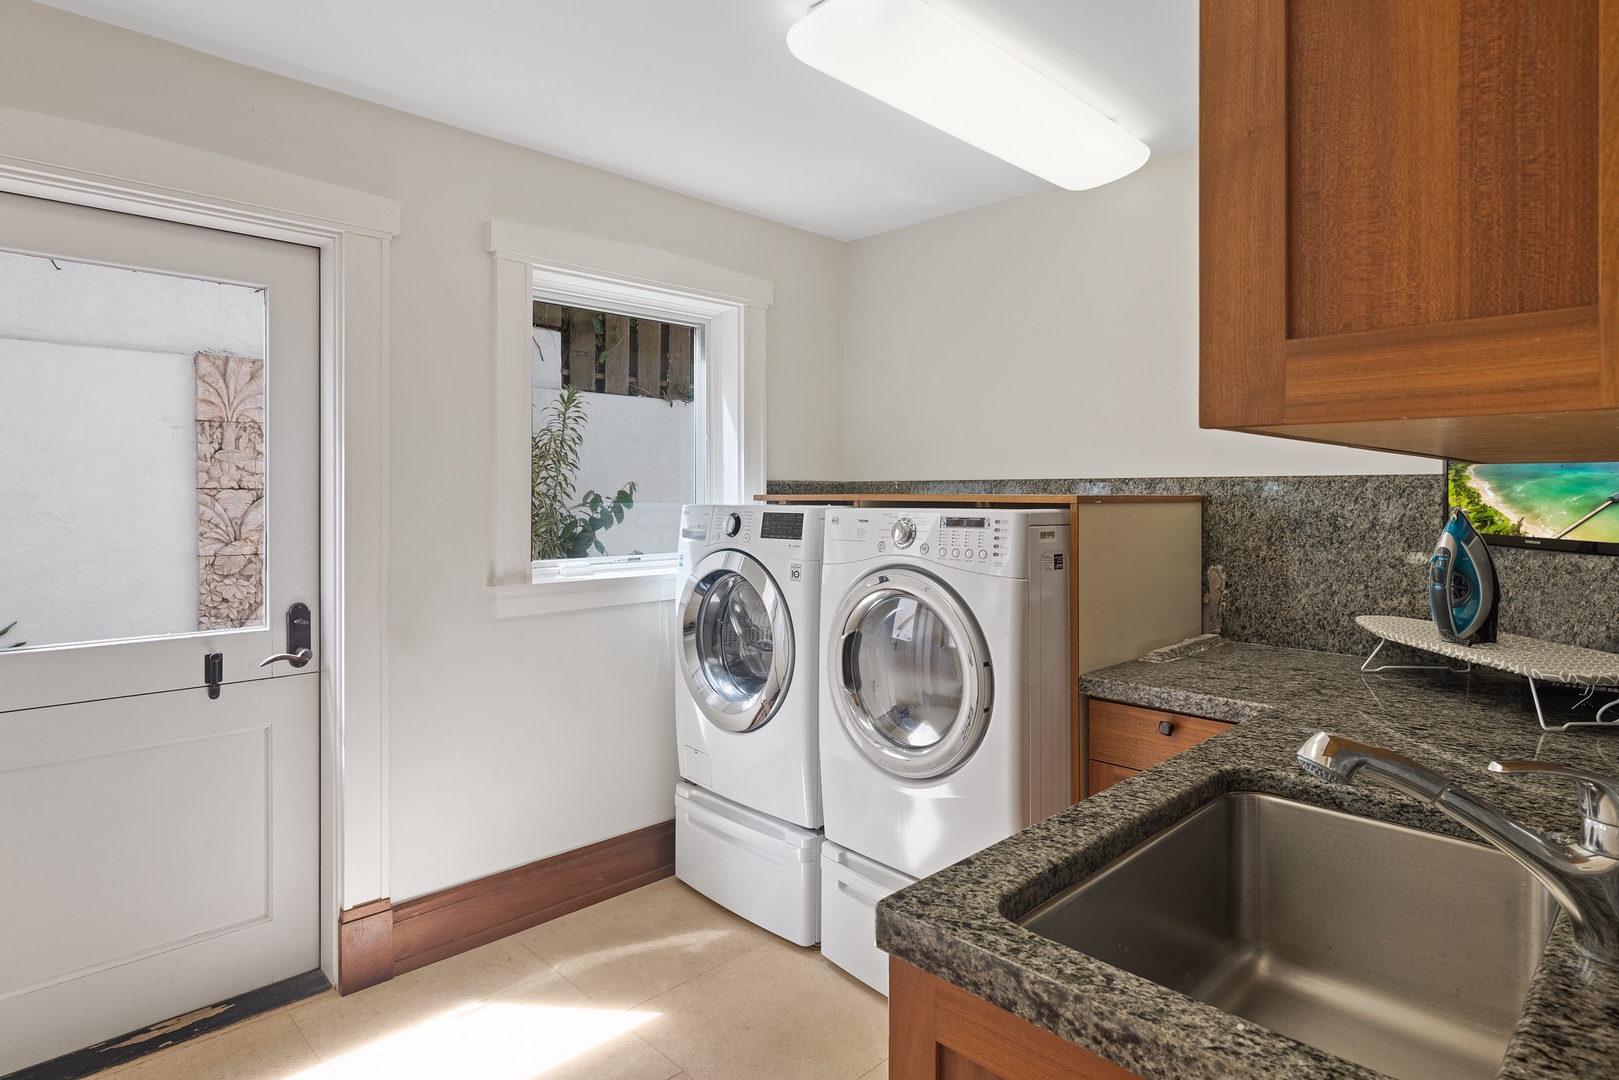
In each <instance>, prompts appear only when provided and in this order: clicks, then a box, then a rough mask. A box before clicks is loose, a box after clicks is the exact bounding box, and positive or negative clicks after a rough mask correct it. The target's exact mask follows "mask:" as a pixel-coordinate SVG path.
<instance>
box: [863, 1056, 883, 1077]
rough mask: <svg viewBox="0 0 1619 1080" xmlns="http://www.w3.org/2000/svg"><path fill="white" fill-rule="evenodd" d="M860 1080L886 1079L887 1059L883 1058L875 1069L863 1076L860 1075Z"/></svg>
mask: <svg viewBox="0 0 1619 1080" xmlns="http://www.w3.org/2000/svg"><path fill="white" fill-rule="evenodd" d="M860 1080H888V1061H887V1059H884V1060H883V1063H882V1064H881V1065H879V1066H877V1067H876V1068H875V1069H873V1070H871V1071H870V1072H869V1073H867V1074H866V1075H865V1076H862V1077H861V1078H860Z"/></svg>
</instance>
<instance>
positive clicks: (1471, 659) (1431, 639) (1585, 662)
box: [1355, 615, 1619, 731]
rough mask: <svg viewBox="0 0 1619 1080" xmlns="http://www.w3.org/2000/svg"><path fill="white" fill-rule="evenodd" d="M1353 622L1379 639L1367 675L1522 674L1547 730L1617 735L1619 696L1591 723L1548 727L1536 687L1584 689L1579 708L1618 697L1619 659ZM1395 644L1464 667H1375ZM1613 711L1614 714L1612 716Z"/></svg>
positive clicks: (1401, 622) (1510, 637)
mask: <svg viewBox="0 0 1619 1080" xmlns="http://www.w3.org/2000/svg"><path fill="white" fill-rule="evenodd" d="M1355 622H1356V623H1357V624H1358V625H1359V626H1360V627H1361V628H1362V629H1363V630H1366V631H1367V632H1369V633H1370V634H1372V635H1373V636H1375V637H1376V638H1377V639H1378V640H1377V645H1376V646H1375V647H1374V648H1373V649H1372V651H1371V653H1370V654H1369V655H1368V656H1367V657H1366V660H1365V661H1364V662H1363V663H1362V664H1361V666H1360V669H1361V670H1362V671H1364V672H1367V673H1373V672H1378V671H1450V672H1454V673H1456V674H1462V673H1464V672H1468V671H1471V670H1472V669H1473V667H1474V666H1475V665H1476V666H1478V667H1487V668H1494V669H1496V670H1498V671H1507V672H1511V673H1512V674H1514V675H1522V676H1523V677H1524V678H1526V679H1528V680H1529V697H1530V699H1531V700H1532V701H1533V702H1534V705H1535V719H1536V720H1538V721H1539V722H1540V726H1541V728H1542V730H1545V731H1568V730H1570V729H1571V728H1613V729H1614V730H1616V731H1619V709H1616V708H1615V706H1619V696H1616V697H1614V699H1613V700H1612V701H1609V702H1607V703H1606V704H1604V705H1603V706H1602V707H1601V708H1600V709H1598V710H1597V712H1596V716H1595V717H1593V718H1592V719H1590V720H1570V721H1568V722H1566V723H1562V724H1555V723H1548V722H1547V720H1546V711H1545V709H1544V707H1543V706H1542V705H1541V701H1540V690H1539V687H1538V686H1537V683H1555V684H1558V685H1564V686H1578V687H1582V688H1584V690H1585V694H1584V696H1582V697H1581V698H1580V700H1579V701H1578V702H1576V705H1580V704H1584V703H1585V702H1586V701H1587V700H1589V699H1590V698H1591V697H1592V696H1593V695H1595V694H1597V693H1599V692H1601V691H1604V690H1606V691H1609V692H1612V693H1615V694H1619V656H1616V655H1614V654H1613V653H1605V652H1599V651H1597V650H1596V649H1586V648H1582V647H1580V646H1578V645H1559V644H1557V643H1555V642H1550V641H1540V640H1538V639H1536V638H1527V637H1521V636H1519V635H1517V634H1502V635H1500V640H1499V641H1496V642H1492V643H1490V644H1483V645H1458V644H1456V643H1455V642H1453V641H1446V640H1445V639H1444V638H1442V637H1440V636H1439V631H1438V629H1436V628H1435V627H1434V625H1433V623H1431V622H1428V621H1427V620H1425V619H1406V618H1401V617H1399V616H1395V615H1358V616H1356V617H1355ZM1389 642H1393V643H1395V644H1396V645H1405V646H1408V647H1410V648H1413V649H1420V650H1422V651H1423V652H1428V653H1434V654H1435V655H1438V656H1441V657H1444V658H1445V659H1447V660H1453V661H1458V662H1460V663H1461V664H1462V665H1464V666H1462V667H1453V666H1451V665H1450V664H1382V665H1380V666H1378V667H1372V666H1371V663H1372V660H1373V658H1374V657H1376V656H1377V654H1378V653H1379V652H1381V651H1382V649H1383V646H1384V645H1386V644H1388V643H1389ZM1610 710H1612V711H1611V712H1610Z"/></svg>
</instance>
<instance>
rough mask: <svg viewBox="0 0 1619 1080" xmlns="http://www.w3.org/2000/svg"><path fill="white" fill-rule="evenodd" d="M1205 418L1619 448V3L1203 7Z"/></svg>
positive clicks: (1371, 435) (1525, 444) (1588, 455)
mask: <svg viewBox="0 0 1619 1080" xmlns="http://www.w3.org/2000/svg"><path fill="white" fill-rule="evenodd" d="M1201 93H1202V99H1201V104H1200V107H1201V110H1202V117H1201V138H1200V154H1201V158H1200V168H1201V174H1202V175H1201V210H1200V229H1201V255H1200V277H1201V318H1202V334H1201V362H1202V375H1201V395H1202V401H1201V423H1202V425H1203V426H1204V427H1218V428H1235V429H1240V430H1245V431H1256V432H1263V433H1268V434H1273V435H1284V436H1290V437H1294V438H1300V439H1309V440H1315V441H1324V442H1333V443H1343V444H1347V445H1354V446H1365V447H1375V448H1381V449H1388V450H1398V451H1406V452H1412V453H1418V454H1427V455H1432V456H1436V457H1437V456H1449V457H1456V458H1461V459H1465V460H1472V461H1580V460H1613V459H1619V4H1616V3H1612V2H1608V0H1550V2H1548V0H1356V2H1354V3H1344V2H1343V0H1221V2H1220V3H1212V4H1211V3H1206V4H1204V5H1203V9H1202V72H1201Z"/></svg>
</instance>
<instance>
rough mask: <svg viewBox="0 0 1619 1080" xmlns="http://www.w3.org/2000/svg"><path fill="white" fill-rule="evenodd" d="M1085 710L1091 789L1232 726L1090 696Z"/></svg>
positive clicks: (1218, 721)
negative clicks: (1099, 699) (1100, 699)
mask: <svg viewBox="0 0 1619 1080" xmlns="http://www.w3.org/2000/svg"><path fill="white" fill-rule="evenodd" d="M1085 711H1086V719H1087V725H1088V729H1089V740H1088V741H1089V745H1090V761H1089V776H1088V779H1089V786H1088V788H1087V789H1086V790H1087V792H1088V793H1089V794H1091V795H1095V794H1096V793H1097V792H1098V791H1102V790H1104V789H1106V788H1109V787H1112V786H1113V785H1114V784H1117V783H1118V782H1119V781H1120V780H1123V779H1125V778H1126V777H1130V776H1134V775H1135V774H1136V773H1138V772H1140V771H1141V770H1142V769H1150V768H1152V767H1153V766H1154V765H1156V764H1158V763H1159V762H1160V761H1167V760H1168V759H1170V758H1172V757H1174V756H1175V755H1176V754H1179V753H1180V752H1181V751H1183V750H1189V749H1190V748H1192V747H1194V746H1196V745H1197V744H1198V743H1200V742H1203V741H1204V740H1205V739H1212V738H1214V737H1215V736H1216V735H1218V734H1220V732H1222V731H1226V730H1227V729H1229V728H1230V727H1231V725H1230V724H1228V723H1226V722H1225V721H1223V720H1206V719H1204V718H1203V717H1201V716H1187V715H1185V714H1183V713H1172V712H1164V711H1162V710H1160V709H1143V708H1141V707H1140V706H1139V705H1120V704H1118V703H1117V702H1113V701H1098V700H1096V699H1095V698H1092V699H1090V700H1089V702H1088V703H1087V705H1086V710H1085Z"/></svg>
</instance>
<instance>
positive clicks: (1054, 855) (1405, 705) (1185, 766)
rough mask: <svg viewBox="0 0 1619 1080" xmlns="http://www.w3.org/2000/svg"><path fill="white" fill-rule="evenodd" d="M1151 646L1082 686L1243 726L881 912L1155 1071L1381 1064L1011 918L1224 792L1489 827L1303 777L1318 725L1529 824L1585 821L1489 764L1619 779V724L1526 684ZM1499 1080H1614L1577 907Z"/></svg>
mask: <svg viewBox="0 0 1619 1080" xmlns="http://www.w3.org/2000/svg"><path fill="white" fill-rule="evenodd" d="M1368 643H1369V639H1368ZM1153 656H1154V659H1153V660H1147V659H1143V660H1135V661H1131V662H1129V663H1125V664H1118V665H1116V666H1114V667H1110V668H1104V669H1102V670H1100V671H1096V672H1092V673H1090V674H1087V675H1085V676H1082V677H1081V678H1080V681H1079V685H1080V690H1081V691H1082V692H1083V693H1086V694H1088V695H1090V696H1092V697H1098V698H1106V699H1108V700H1110V701H1120V702H1124V703H1126V704H1134V705H1141V706H1145V707H1149V708H1157V709H1165V710H1170V711H1176V712H1185V713H1191V714H1194V715H1199V716H1208V717H1215V718H1218V719H1223V720H1230V721H1236V722H1237V723H1236V726H1234V727H1233V728H1232V729H1231V730H1230V731H1227V732H1223V733H1222V734H1220V735H1219V736H1217V737H1215V738H1214V739H1211V740H1209V741H1208V742H1205V743H1202V744H1200V745H1198V746H1195V747H1193V748H1192V749H1190V750H1188V751H1187V752H1185V753H1183V754H1181V755H1179V756H1178V757H1175V758H1172V759H1170V760H1169V761H1166V762H1164V763H1163V764H1161V765H1158V766H1156V767H1154V768H1152V769H1149V770H1147V771H1146V772H1144V773H1141V774H1140V775H1138V776H1134V777H1131V778H1130V779H1128V780H1126V781H1124V782H1123V783H1120V784H1117V785H1115V786H1114V787H1111V788H1109V789H1108V790H1106V791H1104V792H1101V793H1099V794H1098V795H1096V796H1093V797H1092V798H1089V799H1086V800H1084V801H1083V802H1081V803H1078V804H1076V805H1075V806H1072V807H1069V808H1068V809H1067V810H1064V811H1063V812H1061V813H1059V814H1057V815H1055V816H1054V817H1051V818H1049V819H1047V820H1046V821H1043V822H1040V823H1039V824H1037V825H1034V826H1033V827H1031V828H1029V829H1026V830H1024V831H1023V832H1021V833H1019V834H1018V835H1016V836H1014V837H1012V838H1010V839H1008V840H1004V841H1002V842H1001V843H999V844H996V845H994V846H992V847H990V848H987V849H985V850H984V851H982V852H980V853H978V854H977V855H974V856H973V857H971V858H969V859H966V860H964V861H962V862H960V863H957V864H956V865H954V866H951V867H949V868H947V869H945V870H944V871H941V872H940V873H938V874H935V875H934V876H932V877H930V878H926V879H924V880H923V881H921V882H918V883H917V884H916V885H913V886H911V887H909V888H907V889H904V890H901V891H900V892H898V893H895V894H894V895H893V896H891V897H889V898H888V899H886V900H884V901H883V902H882V903H881V904H880V905H879V906H878V909H877V912H878V914H877V943H878V945H880V946H881V947H882V948H884V949H886V950H887V951H888V952H890V953H892V954H893V955H895V956H898V957H900V958H901V959H903V960H906V961H908V962H910V963H912V964H915V965H916V966H917V967H920V968H922V969H923V970H925V971H928V972H931V973H932V974H934V975H937V976H939V977H940V978H943V979H945V980H947V981H948V982H951V983H954V984H955V985H957V986H960V987H962V988H964V989H966V990H968V991H970V992H972V993H974V994H977V995H978V996H979V997H982V998H985V999H986V1000H988V1001H990V1002H993V1003H994V1004H996V1005H999V1006H1000V1007H1001V1008H1003V1009H1006V1010H1008V1011H1010V1012H1012V1013H1015V1014H1016V1015H1018V1016H1021V1017H1023V1018H1024V1019H1026V1020H1029V1021H1031V1022H1032V1023H1035V1024H1037V1025H1039V1026H1040V1027H1043V1028H1045V1029H1046V1030H1048V1031H1051V1032H1054V1033H1056V1034H1057V1035H1060V1036H1061V1037H1063V1038H1065V1039H1067V1040H1069V1041H1070V1042H1073V1043H1076V1044H1078V1045H1079V1046H1082V1047H1084V1048H1086V1049H1088V1050H1091V1051H1093V1052H1095V1053H1097V1054H1100V1055H1101V1056H1102V1057H1105V1058H1107V1059H1109V1060H1111V1061H1114V1062H1116V1063H1117V1064H1119V1065H1121V1066H1123V1067H1124V1068H1126V1069H1129V1070H1131V1071H1132V1072H1135V1073H1138V1074H1140V1075H1141V1076H1144V1077H1148V1078H1151V1080H1182V1078H1186V1080H1192V1078H1196V1080H1206V1078H1238V1077H1244V1078H1246V1077H1251V1076H1256V1075H1267V1076H1276V1077H1300V1078H1304V1077H1308V1078H1322V1080H1327V1078H1331V1080H1339V1078H1356V1080H1371V1078H1373V1077H1377V1076H1379V1075H1380V1074H1378V1073H1375V1072H1373V1071H1372V1070H1370V1069H1367V1068H1365V1067H1363V1066H1361V1065H1357V1064H1354V1063H1351V1062H1348V1061H1345V1060H1344V1059H1342V1058H1338V1057H1335V1056H1333V1055H1331V1054H1328V1053H1326V1052H1324V1051H1321V1050H1317V1049H1315V1048H1314V1047H1311V1046H1307V1045H1305V1044H1303V1043H1300V1042H1296V1041H1294V1040H1292V1039H1290V1038H1287V1037H1285V1036H1282V1035H1278V1034H1275V1033H1273V1032H1271V1031H1268V1030H1267V1029H1265V1028H1262V1027H1260V1026H1259V1025H1257V1024H1255V1023H1253V1022H1252V1021H1246V1020H1243V1019H1241V1018H1239V1017H1236V1016H1232V1015H1230V1014H1228V1013H1224V1012H1221V1011H1219V1010H1218V1009H1215V1008H1214V1007H1213V1006H1210V1005H1205V1004H1203V1003H1201V1002H1198V1001H1195V1000H1193V999H1191V998H1189V997H1186V996H1185V995H1183V994H1180V993H1177V992H1175V991H1172V990H1169V989H1167V988H1165V987H1161V986H1158V985H1157V984H1155V983H1152V982H1149V981H1147V980H1145V979H1142V978H1140V977H1138V976H1135V975H1132V974H1130V973H1128V972H1125V971H1121V970H1119V969H1117V968H1114V967H1111V966H1110V965H1108V964H1105V963H1103V962H1101V961H1099V960H1094V959H1092V958H1090V957H1088V956H1085V955H1083V954H1081V953H1078V952H1076V951H1074V950H1072V949H1069V948H1067V947H1065V946H1062V945H1059V944H1057V943H1056V942H1053V941H1049V940H1047V939H1045V938H1042V937H1039V936H1037V935H1035V934H1034V933H1032V932H1030V931H1027V930H1024V929H1023V928H1022V927H1020V926H1018V925H1016V923H1014V922H1013V921H1012V920H1013V919H1016V918H1018V917H1021V916H1022V915H1024V914H1026V913H1027V912H1028V911H1030V910H1032V909H1033V908H1034V907H1035V906H1037V905H1038V904H1039V903H1040V902H1042V901H1043V900H1045V899H1047V898H1049V897H1051V896H1052V895H1054V894H1056V893H1058V892H1060V891H1062V890H1063V889H1064V888H1066V887H1067V886H1069V885H1071V884H1073V883H1074V882H1076V881H1078V880H1080V879H1082V878H1084V877H1086V876H1088V875H1089V874H1091V873H1092V872H1094V871H1095V870H1097V869H1100V868H1101V867H1102V866H1104V865H1106V864H1107V863H1109V862H1111V861H1112V860H1114V859H1115V858H1117V857H1119V856H1120V855H1123V854H1124V853H1125V852H1127V851H1129V850H1130V849H1131V848H1132V847H1134V846H1136V845H1137V844H1138V843H1140V842H1142V841H1143V840H1146V839H1148V838H1149V837H1151V836H1153V835H1154V834H1156V833H1158V832H1159V831H1161V830H1163V829H1164V828H1166V827H1168V826H1169V825H1172V824H1174V823H1175V822H1176V821H1179V820H1180V819H1181V818H1183V817H1185V816H1186V815H1187V814H1189V813H1191V812H1192V811H1193V810H1195V809H1197V808H1199V807H1201V806H1203V805H1205V804H1206V803H1208V802H1210V801H1212V800H1214V799H1216V798H1218V797H1219V796H1220V795H1222V794H1224V793H1226V792H1228V791H1258V792H1265V793H1268V794H1272V795H1279V796H1284V797H1286V798H1290V799H1295V800H1298V801H1300V802H1305V803H1311V804H1314V805H1317V806H1323V807H1327V808H1330V809H1336V810H1343V811H1346V812H1349V813H1352V814H1358V815H1361V816H1364V817H1371V818H1377V819H1380V820H1384V821H1390V822H1394V823H1396V824H1401V825H1409V826H1413V827H1416V828H1420V829H1425V830H1428V831H1430V832H1438V833H1444V834H1447V835H1451V836H1459V837H1463V838H1466V839H1476V837H1474V836H1473V835H1472V834H1471V833H1469V832H1468V831H1467V830H1466V829H1464V828H1463V827H1462V826H1461V825H1459V824H1457V823H1455V822H1453V821H1451V820H1450V819H1449V818H1447V817H1445V816H1444V815H1442V814H1440V813H1439V812H1438V811H1436V810H1433V809H1431V808H1429V807H1426V806H1422V805H1419V804H1418V803H1416V802H1415V801H1413V800H1411V799H1408V798H1406V797H1404V796H1402V795H1400V794H1398V793H1396V792H1394V791H1392V790H1390V789H1388V788H1385V787H1383V786H1381V785H1377V784H1374V783H1359V784H1354V785H1350V786H1339V785H1329V784H1323V783H1321V782H1319V781H1316V780H1313V779H1311V778H1310V777H1307V776H1305V775H1304V774H1303V773H1302V772H1301V771H1300V769H1299V768H1298V766H1297V765H1296V764H1295V761H1296V757H1295V755H1296V753H1297V751H1298V748H1299V746H1300V745H1301V744H1302V743H1303V742H1304V740H1305V739H1306V738H1308V737H1309V736H1310V735H1311V734H1313V733H1314V732H1316V731H1318V730H1323V729H1324V730H1329V731H1333V732H1336V733H1338V734H1342V735H1347V736H1349V737H1350V738H1354V739H1359V740H1362V741H1364V742H1369V743H1373V744H1376V745H1379V746H1385V747H1388V748H1390V749H1393V750H1397V751H1399V752H1400V753H1403V754H1406V755H1407V756H1409V757H1412V758H1414V759H1416V760H1417V761H1420V762H1422V763H1423V764H1424V765H1427V766H1428V767H1429V768H1432V769H1434V770H1435V771H1437V772H1440V773H1442V774H1444V775H1446V776H1448V777H1450V778H1451V779H1453V780H1455V781H1458V782H1459V783H1461V784H1462V785H1464V786H1466V787H1467V788H1468V789H1469V790H1471V791H1473V792H1474V793H1476V794H1479V795H1481V796H1483V797H1484V798H1487V799H1489V800H1490V801H1491V802H1493V803H1495V805H1497V806H1498V807H1500V808H1501V809H1502V810H1504V811H1505V812H1507V813H1508V814H1510V815H1512V816H1513V817H1515V818H1516V819H1517V820H1518V821H1520V822H1521V823H1523V824H1524V825H1526V826H1529V827H1531V828H1536V829H1541V830H1545V831H1550V832H1553V833H1556V834H1559V835H1561V836H1563V837H1568V836H1572V835H1577V834H1578V831H1579V826H1580V817H1579V809H1578V802H1577V800H1576V797H1575V793H1574V789H1573V786H1572V785H1571V784H1568V783H1566V782H1560V783H1546V784H1537V783H1533V782H1530V783H1524V782H1522V781H1517V780H1510V779H1500V778H1495V777H1492V776H1490V775H1489V774H1488V773H1486V772H1485V771H1484V765H1485V764H1486V763H1487V762H1488V761H1490V760H1491V759H1492V758H1528V759H1538V760H1544V761H1557V762H1561V763H1563V764H1568V765H1575V766H1581V767H1584V768H1588V769H1592V770H1594V771H1596V772H1600V773H1605V774H1607V775H1610V776H1619V736H1616V735H1615V734H1614V733H1613V732H1608V731H1596V732H1593V731H1579V730H1576V731H1572V732H1568V733H1551V732H1543V731H1541V730H1540V728H1539V726H1538V725H1537V724H1536V722H1535V717H1534V713H1533V712H1532V711H1531V710H1530V709H1529V708H1528V707H1527V706H1526V704H1525V703H1524V700H1523V697H1522V690H1521V682H1522V680H1519V679H1517V678H1515V677H1510V676H1503V675H1500V674H1498V673H1492V672H1481V671H1477V670H1475V671H1474V672H1473V673H1471V674H1451V673H1446V672H1428V671H1392V672H1387V673H1382V674H1362V673H1361V672H1360V670H1359V668H1360V664H1361V658H1360V657H1355V656H1343V655H1338V654H1332V653H1316V652H1307V651H1303V650H1295V649H1276V648H1269V647H1266V646H1259V645H1243V644H1238V643H1234V642H1228V641H1222V640H1220V639H1196V640H1194V641H1193V642H1189V643H1187V644H1186V645H1184V646H1182V647H1180V648H1179V649H1177V650H1173V651H1165V652H1161V653H1158V654H1153ZM1500 1076H1501V1077H1502V1078H1503V1080H1553V1078H1558V1080H1566V1078H1570V1077H1581V1078H1585V1077H1592V1078H1595V1077H1619V967H1607V966H1604V965H1593V964H1591V963H1590V962H1588V961H1586V960H1585V959H1584V958H1582V957H1581V956H1580V955H1579V954H1578V953H1577V952H1575V950H1574V946H1573V941H1572V938H1571V936H1570V933H1569V928H1568V921H1567V919H1566V918H1565V917H1562V916H1559V918H1558V920H1557V922H1556V925H1555V927H1554V929H1553V932H1552V937H1551V941H1550V944H1549V945H1548V947H1547V951H1546V954H1545V957H1544V958H1543V960H1542V962H1541V965H1540V968H1539V970H1538V971H1537V972H1536V974H1535V978H1534V982H1533V984H1532V985H1531V987H1530V991H1529V997H1528V1001H1527V1004H1526V1006H1525V1009H1524V1013H1523V1018H1522V1020H1521V1021H1520V1023H1519V1026H1518V1029H1517V1031H1516V1033H1515V1034H1514V1035H1513V1038H1512V1042H1511V1044H1510V1046H1509V1047H1508V1049H1507V1054H1506V1060H1505V1062H1504V1064H1503V1067H1502V1070H1501V1073H1500Z"/></svg>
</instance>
